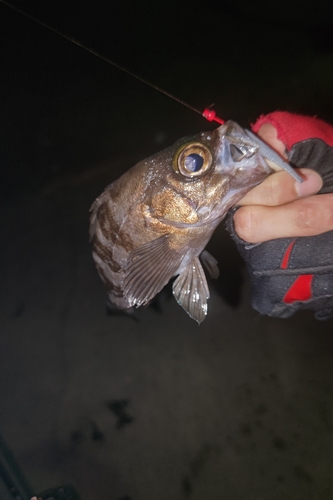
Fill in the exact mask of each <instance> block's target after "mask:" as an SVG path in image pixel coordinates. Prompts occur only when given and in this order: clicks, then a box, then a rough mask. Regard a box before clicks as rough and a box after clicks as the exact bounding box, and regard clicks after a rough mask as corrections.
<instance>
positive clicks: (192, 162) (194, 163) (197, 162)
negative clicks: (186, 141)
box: [184, 153, 204, 172]
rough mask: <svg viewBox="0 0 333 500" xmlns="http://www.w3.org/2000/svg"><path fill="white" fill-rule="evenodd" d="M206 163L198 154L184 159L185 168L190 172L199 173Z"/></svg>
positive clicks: (192, 154)
mask: <svg viewBox="0 0 333 500" xmlns="http://www.w3.org/2000/svg"><path fill="white" fill-rule="evenodd" d="M203 163H204V159H203V158H202V156H200V155H199V154H197V153H191V154H190V155H188V156H186V158H185V159H184V166H185V168H186V170H187V171H188V172H199V170H201V168H202V166H203Z"/></svg>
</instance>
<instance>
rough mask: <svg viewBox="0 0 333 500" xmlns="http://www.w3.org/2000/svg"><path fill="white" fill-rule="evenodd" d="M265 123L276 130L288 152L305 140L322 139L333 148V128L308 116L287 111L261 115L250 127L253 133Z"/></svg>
mask: <svg viewBox="0 0 333 500" xmlns="http://www.w3.org/2000/svg"><path fill="white" fill-rule="evenodd" d="M265 123H270V124H271V125H273V127H274V128H275V129H276V130H277V136H278V139H280V141H282V142H283V143H284V144H285V145H286V148H287V150H288V151H290V149H291V148H292V146H293V145H294V144H295V143H296V142H300V141H305V140H306V139H322V140H323V141H324V142H326V144H328V145H329V146H333V126H332V125H329V124H328V123H326V122H324V121H323V120H319V118H314V117H313V118H312V117H310V116H302V115H295V114H293V113H288V112H287V111H274V112H273V113H269V114H268V115H261V116H260V117H259V118H258V120H257V121H256V122H255V123H254V124H253V125H252V124H251V127H252V130H253V132H258V130H259V129H260V127H261V126H262V125H264V124H265Z"/></svg>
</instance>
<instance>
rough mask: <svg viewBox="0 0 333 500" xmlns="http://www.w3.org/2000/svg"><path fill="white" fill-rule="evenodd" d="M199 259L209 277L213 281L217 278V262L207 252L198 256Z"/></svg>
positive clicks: (218, 272)
mask: <svg viewBox="0 0 333 500" xmlns="http://www.w3.org/2000/svg"><path fill="white" fill-rule="evenodd" d="M200 259H201V261H202V263H203V265H204V266H205V268H206V270H207V271H208V272H209V274H210V276H211V277H212V278H214V279H217V278H218V277H219V274H220V271H219V268H218V266H217V264H218V262H217V260H216V259H215V257H213V256H212V255H211V254H210V253H209V252H207V250H204V251H203V252H201V254H200Z"/></svg>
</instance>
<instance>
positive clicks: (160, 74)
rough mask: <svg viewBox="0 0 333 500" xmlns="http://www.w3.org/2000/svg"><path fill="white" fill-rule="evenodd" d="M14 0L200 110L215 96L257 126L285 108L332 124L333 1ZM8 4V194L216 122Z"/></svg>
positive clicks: (3, 143) (2, 139) (221, 109)
mask: <svg viewBox="0 0 333 500" xmlns="http://www.w3.org/2000/svg"><path fill="white" fill-rule="evenodd" d="M13 5H15V6H17V7H18V8H20V9H23V10H25V11H26V12H27V13H28V14H29V15H31V16H33V17H36V18H37V19H39V20H41V21H42V22H44V23H46V24H49V25H50V26H52V27H54V28H55V29H56V30H59V31H61V32H63V33H65V34H66V35H68V36H70V37H73V38H76V39H77V40H79V41H80V42H82V43H83V44H85V45H87V46H88V47H90V48H92V49H93V50H95V51H97V52H100V53H101V54H102V55H103V56H105V57H107V58H110V60H112V61H114V62H115V63H117V64H120V65H122V66H123V67H125V68H127V69H128V70H129V71H132V72H134V73H137V74H138V75H139V76H141V77H142V78H144V79H146V80H148V81H149V82H151V83H152V84H155V85H158V86H160V87H161V88H163V89H165V90H166V91H168V92H170V93H172V94H174V95H175V96H176V97H178V98H180V99H182V100H184V101H186V102H188V103H189V104H190V105H191V106H193V107H195V108H197V109H199V110H202V109H204V108H205V107H206V106H209V105H210V104H212V103H215V109H216V111H217V112H218V113H219V114H220V115H221V116H222V117H223V118H224V119H229V118H232V119H234V120H236V121H239V122H241V123H242V124H243V125H247V124H248V122H249V121H251V120H254V119H255V118H256V117H257V116H258V115H259V114H261V113H264V112H268V111H271V110H274V109H287V110H290V111H295V112H303V113H308V114H317V115H319V116H320V117H322V118H324V119H328V120H330V119H332V114H333V109H332V92H333V90H332V89H333V85H332V80H333V68H332V64H331V54H332V51H333V40H332V31H333V26H332V22H331V21H330V19H331V18H330V13H331V11H332V9H331V8H330V2H327V3H326V4H325V3H324V2H321V3H319V4H318V3H316V4H315V5H314V4H310V3H304V4H302V7H301V8H300V7H299V4H298V2H294V3H290V2H287V1H282V2H279V3H278V4H277V5H275V6H274V5H273V4H271V3H270V2H264V1H260V0H258V1H255V2H245V1H243V2H242V1H235V2H232V3H231V2H219V1H217V0H207V1H205V2H176V1H168V2H166V1H156V2H152V1H149V0H144V1H141V2H134V1H123V2H107V1H99V2H93V1H84V2H74V1H68V2H66V1H58V2H54V1H49V2H41V1H21V2H18V1H14V2H13ZM0 8H1V16H0V23H1V25H0V36H1V39H0V40H1V60H0V64H1V82H0V93H1V109H0V111H1V117H2V120H1V124H0V127H1V128H0V147H1V150H0V152H1V153H0V154H1V156H0V161H1V173H2V176H3V177H2V178H1V188H2V190H4V192H5V194H7V193H8V192H11V191H12V190H15V189H16V188H17V187H19V186H22V185H24V186H25V187H26V186H27V184H29V185H31V186H32V187H33V186H36V185H38V184H42V183H45V182H47V181H49V180H50V179H52V178H58V177H59V176H62V175H66V174H68V173H70V172H73V171H83V170H86V169H87V168H91V167H92V166H93V165H96V163H98V162H102V161H105V160H107V159H109V158H110V157H112V158H114V156H115V155H121V154H123V153H124V151H125V150H126V151H129V150H131V151H135V150H136V151H138V152H140V153H142V154H143V155H146V154H150V153H152V152H155V151H157V150H158V149H160V148H161V147H163V146H166V145H167V144H170V143H171V142H172V141H173V140H175V139H176V138H179V136H181V135H187V134H190V133H192V132H193V131H197V130H200V129H205V128H207V127H209V124H208V123H207V122H205V121H204V120H203V119H202V118H200V116H199V115H196V114H195V113H194V112H192V111H190V110H188V109H187V108H185V107H183V106H181V105H180V104H177V103H176V102H174V101H172V100H170V99H168V98H166V97H164V96H162V95H160V94H159V93H157V92H156V91H154V90H152V89H150V88H149V87H146V86H145V85H144V84H142V83H140V82H138V81H136V80H135V79H132V78H131V77H130V76H128V75H126V74H125V73H122V72H121V71H119V70H117V69H115V68H114V67H112V66H110V65H108V64H107V63H105V62H103V61H101V60H99V59H97V58H96V57H94V56H93V55H91V54H89V53H87V52H85V51H84V50H83V49H81V48H79V47H76V46H75V45H73V44H71V43H70V42H68V41H66V40H64V39H62V38H61V37H59V36H58V35H56V34H54V33H52V32H50V31H48V30H47V29H45V28H43V27H41V26H39V25H37V24H36V23H34V22H33V21H31V20H28V19H26V18H25V17H23V16H22V15H21V14H18V13H17V12H15V11H13V10H10V9H9V8H8V7H6V6H5V5H3V4H2V5H1V6H0ZM143 124H144V125H143ZM156 142H157V143H158V144H157V145H156ZM139 158H140V156H138V159H139Z"/></svg>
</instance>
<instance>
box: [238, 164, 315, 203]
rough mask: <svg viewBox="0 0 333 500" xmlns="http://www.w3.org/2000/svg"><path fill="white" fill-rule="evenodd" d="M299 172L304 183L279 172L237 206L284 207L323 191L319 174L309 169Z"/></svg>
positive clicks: (252, 191) (299, 170) (252, 190)
mask: <svg viewBox="0 0 333 500" xmlns="http://www.w3.org/2000/svg"><path fill="white" fill-rule="evenodd" d="M297 172H298V173H299V174H301V176H302V177H303V179H304V181H303V182H302V183H299V182H297V181H295V179H293V178H292V177H291V176H290V175H289V174H288V173H287V172H282V171H281V172H277V173H275V174H272V175H270V176H269V177H267V179H265V180H264V181H263V182H262V183H261V184H259V185H258V186H256V187H255V188H253V189H251V191H249V192H248V193H247V194H246V195H245V196H244V198H242V199H241V200H240V201H239V202H238V203H237V204H238V205H267V206H276V205H283V204H284V203H289V202H290V201H293V200H296V199H297V198H300V197H302V196H309V195H311V194H315V193H317V192H318V191H319V190H320V189H321V187H322V185H323V181H322V178H321V177H320V175H319V174H318V173H317V172H315V171H314V170H310V169H309V168H300V169H297Z"/></svg>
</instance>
